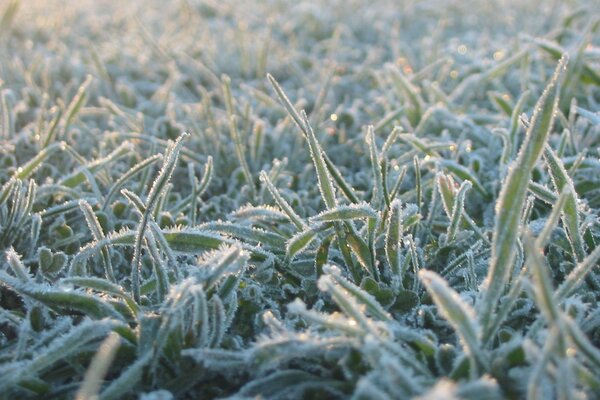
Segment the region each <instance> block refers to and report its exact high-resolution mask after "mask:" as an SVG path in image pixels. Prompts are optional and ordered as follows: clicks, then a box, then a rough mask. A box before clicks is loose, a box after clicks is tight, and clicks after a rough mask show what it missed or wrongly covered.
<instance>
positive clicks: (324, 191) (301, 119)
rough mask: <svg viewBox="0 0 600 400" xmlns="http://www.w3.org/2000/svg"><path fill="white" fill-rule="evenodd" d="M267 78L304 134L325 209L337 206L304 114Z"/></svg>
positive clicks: (320, 155) (321, 155)
mask: <svg viewBox="0 0 600 400" xmlns="http://www.w3.org/2000/svg"><path fill="white" fill-rule="evenodd" d="M267 78H268V79H269V81H270V82H271V85H272V86H273V88H274V89H275V92H276V93H277V96H278V97H279V100H280V101H281V103H282V104H283V106H284V107H285V109H286V110H287V112H288V114H289V115H290V117H291V118H292V120H293V121H294V122H295V123H296V125H298V127H299V128H300V130H301V131H302V133H303V134H304V137H305V138H306V141H307V142H308V147H309V150H310V156H311V158H312V160H313V164H314V166H315V170H316V172H317V179H318V181H319V190H320V191H321V196H322V197H323V201H324V202H325V206H327V208H334V207H335V206H336V205H337V200H336V198H335V189H334V187H333V183H332V181H331V175H330V173H329V170H328V169H327V165H326V163H325V159H324V156H323V154H324V152H323V150H322V149H321V146H320V145H319V142H318V141H317V137H316V136H315V133H314V131H313V129H312V127H311V125H310V122H309V120H308V117H307V116H306V113H305V112H304V111H301V112H300V113H298V112H297V111H296V109H295V107H294V106H293V105H292V103H291V102H290V100H289V99H288V97H287V96H286V95H285V93H284V92H283V89H282V88H281V86H280V85H279V83H277V81H276V80H275V78H273V76H271V75H270V74H268V75H267Z"/></svg>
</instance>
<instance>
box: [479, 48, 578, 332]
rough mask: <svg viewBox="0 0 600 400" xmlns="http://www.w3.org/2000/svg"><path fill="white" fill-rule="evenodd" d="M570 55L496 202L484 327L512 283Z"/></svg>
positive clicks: (542, 103) (483, 306)
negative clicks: (530, 193)
mask: <svg viewBox="0 0 600 400" xmlns="http://www.w3.org/2000/svg"><path fill="white" fill-rule="evenodd" d="M566 63H567V57H566V56H564V57H563V58H562V59H561V61H560V62H559V63H558V66H557V68H556V70H555V73H554V75H553V77H552V79H551V80H550V82H549V83H548V85H547V87H546V89H545V90H544V93H543V94H542V96H541V97H540V99H539V100H538V102H537V104H536V107H535V111H534V113H533V117H532V119H531V124H530V126H529V128H528V130H527V135H526V138H525V141H524V142H523V145H522V146H521V150H520V152H519V155H518V158H517V160H516V161H515V162H514V164H513V165H511V168H510V171H509V173H508V176H507V177H506V180H505V181H504V183H503V185H502V190H501V192H500V195H499V198H498V201H497V203H496V210H497V214H496V223H495V228H494V233H493V237H492V257H491V259H490V265H489V268H488V274H487V276H486V279H485V281H484V284H483V290H484V294H483V299H482V301H481V302H480V304H481V306H480V312H479V314H480V315H481V316H482V324H483V326H484V327H487V325H488V324H489V322H490V318H491V316H492V313H493V311H494V309H495V308H496V303H497V301H498V299H499V298H500V296H501V295H502V293H503V292H504V288H505V285H506V284H507V283H508V280H509V278H510V274H511V268H512V265H513V261H514V259H515V247H516V241H517V235H518V232H519V220H520V218H521V212H522V210H523V206H524V202H525V197H526V195H527V187H528V185H529V180H530V176H531V171H532V170H533V167H534V165H535V163H536V162H537V160H538V159H539V157H540V155H541V153H542V151H543V148H544V145H545V143H546V139H547V137H548V135H549V134H550V130H551V129H552V125H553V122H554V116H555V113H556V107H557V105H558V93H559V90H560V89H559V80H560V77H561V75H562V73H563V71H564V69H565V65H566Z"/></svg>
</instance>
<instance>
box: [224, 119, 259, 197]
mask: <svg viewBox="0 0 600 400" xmlns="http://www.w3.org/2000/svg"><path fill="white" fill-rule="evenodd" d="M229 132H230V133H231V140H233V144H234V147H235V154H236V156H237V158H238V162H239V163H240V165H241V167H242V172H243V174H244V179H246V183H247V184H248V187H249V188H250V193H251V195H252V198H255V197H256V187H255V185H254V179H253V178H252V173H251V172H250V167H249V166H248V161H246V156H244V145H243V143H242V138H241V137H240V133H239V132H238V128H237V118H236V116H235V115H232V116H231V117H230V118H229Z"/></svg>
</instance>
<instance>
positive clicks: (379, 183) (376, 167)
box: [365, 125, 384, 209]
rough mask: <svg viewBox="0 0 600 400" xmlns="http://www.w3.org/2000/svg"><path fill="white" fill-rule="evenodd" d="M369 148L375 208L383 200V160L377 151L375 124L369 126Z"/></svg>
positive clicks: (367, 139)
mask: <svg viewBox="0 0 600 400" xmlns="http://www.w3.org/2000/svg"><path fill="white" fill-rule="evenodd" d="M365 141H366V142H367V146H368V148H369V159H370V160H371V170H372V171H373V195H372V197H371V204H373V206H374V207H375V209H379V208H380V206H381V201H382V200H383V195H384V190H383V176H382V174H381V161H380V158H379V154H378V152H377V144H376V143H375V130H374V128H373V125H369V126H368V127H367V136H366V138H365Z"/></svg>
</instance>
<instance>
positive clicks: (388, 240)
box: [385, 199, 403, 285]
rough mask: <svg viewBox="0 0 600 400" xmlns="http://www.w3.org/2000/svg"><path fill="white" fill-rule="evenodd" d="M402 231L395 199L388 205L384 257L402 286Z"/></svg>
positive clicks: (398, 204) (399, 210) (400, 215)
mask: <svg viewBox="0 0 600 400" xmlns="http://www.w3.org/2000/svg"><path fill="white" fill-rule="evenodd" d="M402 229H403V226H402V210H401V203H400V200H398V199H396V200H394V201H392V203H391V204H390V212H389V214H388V220H387V231H386V235H385V255H386V258H387V262H388V264H389V266H390V269H391V270H392V272H393V273H394V274H395V275H396V276H398V277H399V278H400V279H399V282H400V285H402V276H400V271H401V266H400V239H401V237H402Z"/></svg>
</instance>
